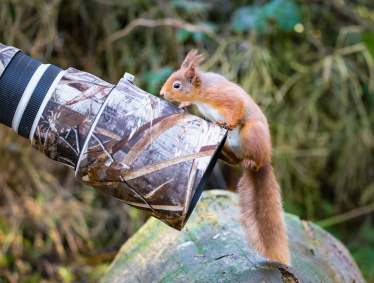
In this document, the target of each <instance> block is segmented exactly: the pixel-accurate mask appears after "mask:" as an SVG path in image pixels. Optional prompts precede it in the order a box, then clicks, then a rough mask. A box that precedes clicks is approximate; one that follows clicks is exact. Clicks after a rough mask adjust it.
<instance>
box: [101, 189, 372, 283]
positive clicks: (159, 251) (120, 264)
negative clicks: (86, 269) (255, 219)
mask: <svg viewBox="0 0 374 283" xmlns="http://www.w3.org/2000/svg"><path fill="white" fill-rule="evenodd" d="M237 203H238V197H237V195H236V194H234V193H230V192H225V191H218V190H217V191H207V192H204V193H203V195H202V197H201V200H200V202H199V203H198V204H197V206H196V209H195V211H194V213H193V214H192V216H191V218H190V220H189V222H188V223H187V225H186V226H185V228H184V229H183V230H182V232H178V231H176V230H173V229H171V228H169V227H168V226H166V225H165V224H164V223H162V222H160V221H158V220H156V219H149V221H148V222H147V223H146V224H145V225H144V226H143V227H142V228H141V229H140V230H139V231H138V232H137V233H136V234H135V235H134V236H132V237H131V238H130V239H129V240H128V241H127V242H126V244H124V245H123V247H122V248H121V250H120V251H119V253H118V255H117V257H116V259H115V260H114V261H113V263H112V265H111V266H110V268H109V271H108V272H107V274H106V276H105V277H104V278H103V282H142V283H143V282H145V283H147V282H323V283H328V282H339V283H341V282H349V283H353V282H355V283H358V282H365V280H364V279H363V277H362V275H361V272H360V270H359V269H358V267H357V265H356V263H355V262H354V260H353V259H352V257H351V255H350V253H349V252H348V250H347V249H346V248H345V247H344V246H343V244H342V243H340V242H339V241H338V240H336V239H335V238H334V237H333V236H332V235H330V234H329V233H327V232H326V231H324V230H323V229H321V228H320V227H318V226H317V225H314V224H313V223H311V222H308V221H303V220H300V219H299V218H298V217H296V216H294V215H290V214H286V223H287V232H288V235H289V245H290V249H291V256H292V267H287V266H285V265H283V264H280V263H278V262H273V261H269V260H267V259H266V258H264V257H262V256H261V255H259V254H257V253H255V252H254V251H253V250H251V249H249V248H248V246H247V241H246V239H245V233H244V229H243V228H242V227H241V226H240V224H239V208H238V205H237Z"/></svg>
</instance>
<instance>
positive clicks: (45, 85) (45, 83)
mask: <svg viewBox="0 0 374 283" xmlns="http://www.w3.org/2000/svg"><path fill="white" fill-rule="evenodd" d="M61 71H62V69H60V68H58V67H56V66H54V65H50V66H49V67H48V69H47V70H46V71H45V72H44V74H43V76H42V77H41V78H40V80H39V82H38V84H37V85H36V87H35V89H34V91H33V93H32V95H31V97H30V100H29V102H28V104H27V106H26V108H25V111H24V112H23V115H22V118H21V122H20V123H19V126H18V134H19V135H20V136H23V137H25V138H27V139H28V138H29V136H30V131H31V128H32V125H33V123H34V120H35V117H36V114H37V113H38V111H39V108H40V105H41V104H42V102H43V100H44V97H45V96H46V94H47V92H48V90H49V88H50V87H51V85H52V83H53V81H54V80H55V79H56V77H57V75H58V74H59V73H60V72H61Z"/></svg>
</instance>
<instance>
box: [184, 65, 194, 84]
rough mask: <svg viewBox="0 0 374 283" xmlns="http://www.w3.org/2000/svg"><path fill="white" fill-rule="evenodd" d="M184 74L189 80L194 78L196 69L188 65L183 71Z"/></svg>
mask: <svg viewBox="0 0 374 283" xmlns="http://www.w3.org/2000/svg"><path fill="white" fill-rule="evenodd" d="M184 76H185V77H186V78H187V79H188V80H189V81H190V82H191V81H192V80H194V79H195V77H196V70H195V68H193V67H190V68H188V69H187V70H186V71H185V72H184Z"/></svg>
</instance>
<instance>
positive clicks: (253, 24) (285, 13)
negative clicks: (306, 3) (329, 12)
mask: <svg viewBox="0 0 374 283" xmlns="http://www.w3.org/2000/svg"><path fill="white" fill-rule="evenodd" d="M299 22H300V7H299V5H298V4H296V3H294V2H293V1H289V0H272V1H268V2H267V3H266V4H265V5H263V6H253V5H251V6H245V7H241V8H239V9H237V10H236V11H235V13H234V16H233V19H232V22H231V26H232V29H233V30H234V31H238V32H247V31H250V30H255V31H257V32H258V33H259V34H261V35H263V34H265V33H266V32H267V31H268V30H271V29H270V27H271V24H272V23H276V24H277V26H278V27H279V28H280V29H281V30H283V31H292V30H293V29H294V27H295V25H296V24H298V23H299Z"/></svg>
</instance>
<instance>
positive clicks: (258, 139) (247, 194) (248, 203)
mask: <svg viewBox="0 0 374 283" xmlns="http://www.w3.org/2000/svg"><path fill="white" fill-rule="evenodd" d="M202 61H203V57H202V55H197V50H192V51H190V53H188V55H187V56H186V59H185V60H184V62H183V64H182V66H181V68H180V70H178V71H176V72H175V73H173V74H172V75H171V76H170V77H169V79H168V80H167V81H166V83H165V84H164V86H163V88H162V90H161V92H160V94H161V95H164V96H165V98H167V99H170V100H175V101H179V102H181V104H180V105H179V107H180V108H185V107H188V106H190V105H192V104H196V105H197V106H198V107H199V110H200V111H201V112H202V114H203V115H206V117H207V118H209V117H210V119H211V120H212V121H213V122H216V123H217V124H219V125H220V126H222V127H224V128H226V129H228V130H231V131H232V132H231V135H230V132H229V134H228V139H227V140H226V143H225V145H224V147H223V150H222V153H223V155H224V156H223V161H224V162H226V163H228V164H230V165H237V164H238V163H241V165H242V166H243V167H244V168H245V171H244V174H243V177H242V178H241V179H240V181H239V184H238V193H239V199H240V201H239V206H240V209H241V223H242V224H243V226H244V227H245V228H246V232H247V237H248V240H249V242H250V244H251V245H252V247H253V248H254V249H255V250H257V251H258V252H260V253H262V254H263V255H264V256H266V257H267V258H269V259H272V260H275V261H279V262H282V263H284V264H287V265H290V260H291V259H290V253H289V250H288V245H287V234H286V226H285V222H284V219H283V208H282V200H281V194H280V187H279V185H278V183H277V181H276V179H275V176H274V173H273V168H272V166H271V139H270V132H269V126H268V123H267V119H266V117H265V115H264V114H263V113H262V111H261V109H260V108H259V107H258V105H257V104H256V103H255V102H254V101H253V100H252V98H251V97H250V96H249V95H248V94H247V93H246V92H245V91H244V90H243V89H242V88H241V87H240V86H238V85H236V84H234V83H232V82H230V81H228V80H227V79H226V78H224V77H223V76H221V75H218V74H215V73H207V72H202V71H200V70H199V68H198V67H199V64H200V63H201V62H202ZM178 84H179V86H180V87H179V88H177V87H178Z"/></svg>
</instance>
